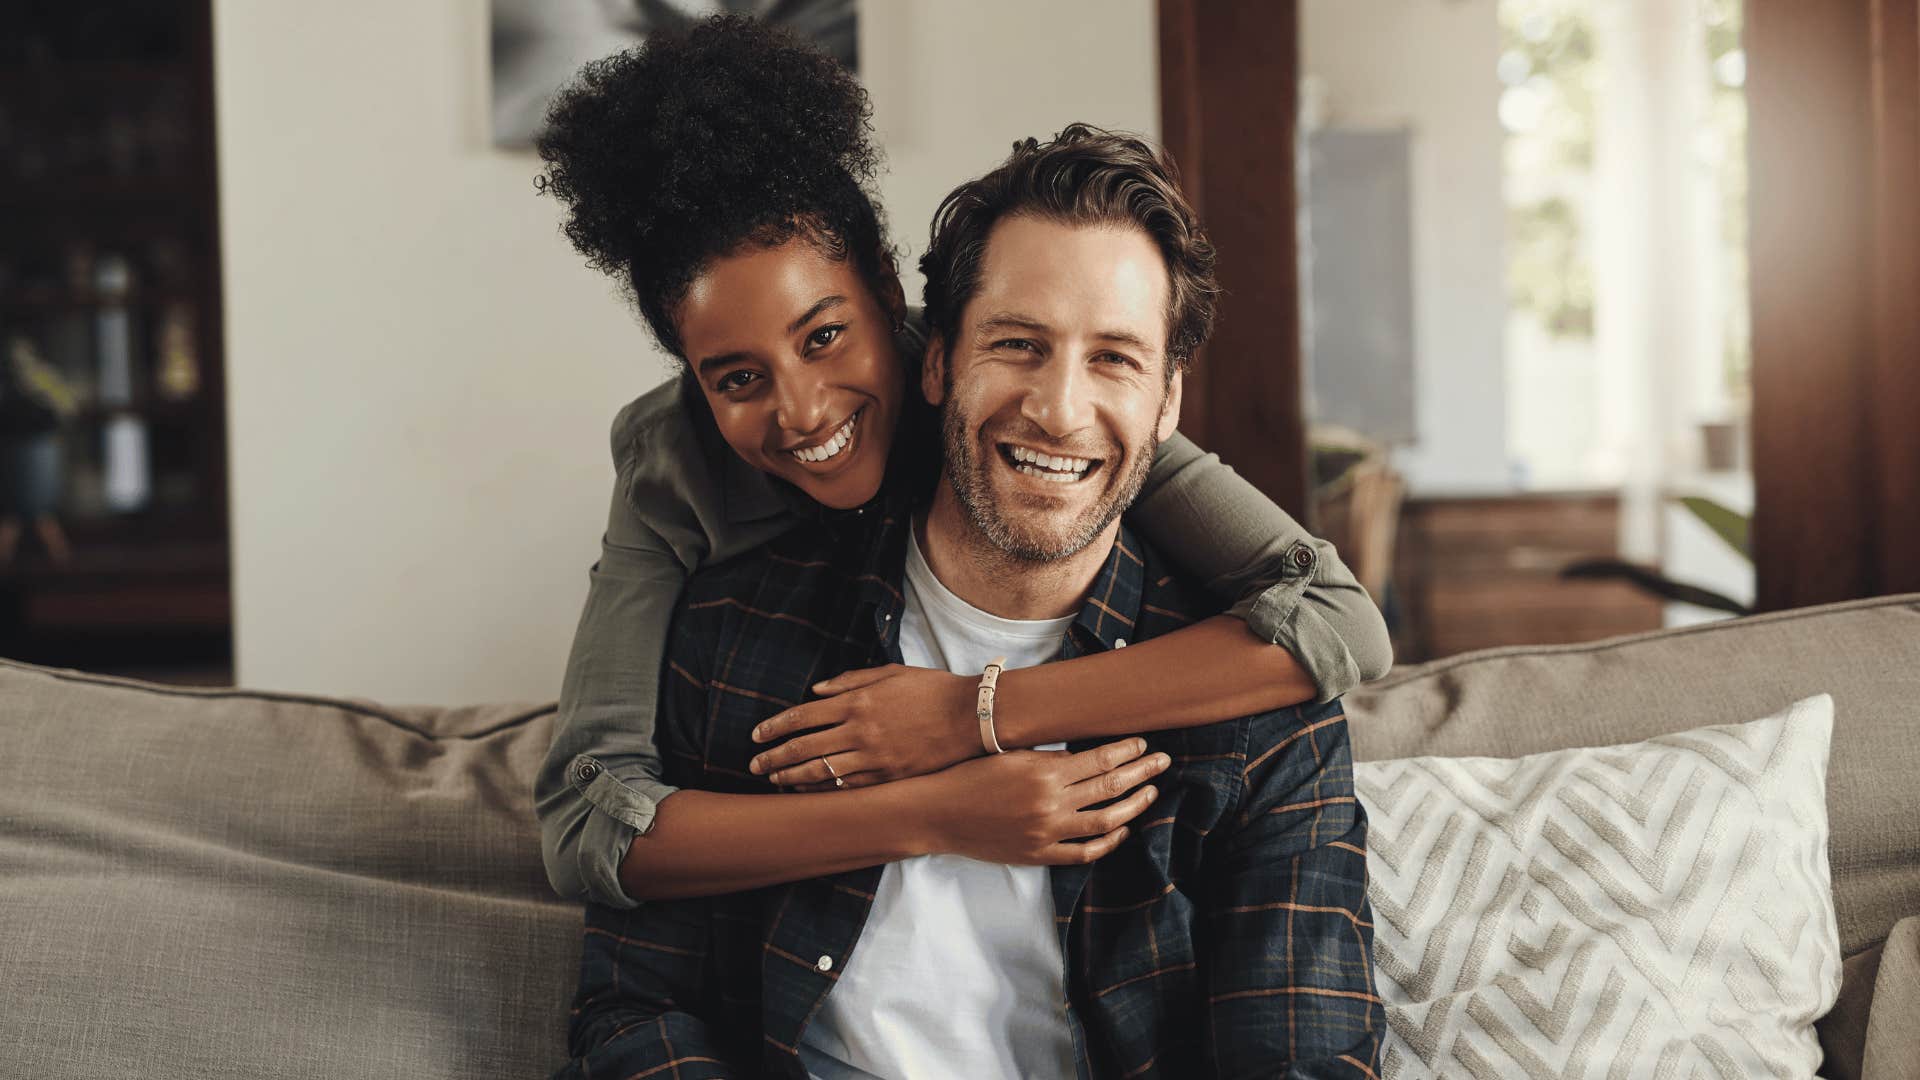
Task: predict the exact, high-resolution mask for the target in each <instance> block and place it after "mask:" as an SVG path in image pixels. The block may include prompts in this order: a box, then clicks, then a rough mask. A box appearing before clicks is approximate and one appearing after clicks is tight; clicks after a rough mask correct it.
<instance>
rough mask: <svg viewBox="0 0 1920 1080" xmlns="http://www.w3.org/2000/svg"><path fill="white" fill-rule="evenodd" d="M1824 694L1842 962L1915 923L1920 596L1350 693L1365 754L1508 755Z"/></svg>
mask: <svg viewBox="0 0 1920 1080" xmlns="http://www.w3.org/2000/svg"><path fill="white" fill-rule="evenodd" d="M1823 692H1824V693H1830V694H1832V695H1833V702H1834V732H1833V755H1832V758H1831V760H1830V762H1829V764H1828V775H1827V780H1828V784H1827V808H1828V815H1829V820H1830V822H1831V824H1832V829H1833V840H1832V844H1831V846H1830V849H1829V853H1828V857H1829V861H1830V862H1831V864H1832V868H1833V888H1834V899H1835V904H1836V907H1837V908H1838V912H1839V920H1840V940H1841V945H1842V948H1843V949H1844V951H1845V953H1846V954H1848V955H1852V954H1854V953H1857V952H1860V951H1862V950H1863V949H1866V948H1868V947H1870V946H1872V945H1873V944H1875V943H1877V942H1879V941H1880V940H1882V939H1884V938H1885V937H1886V936H1887V931H1888V930H1890V929H1891V928H1892V927H1893V924H1894V923H1895V922H1896V921H1898V920H1899V919H1900V918H1901V917H1903V916H1906V915H1914V914H1920V595H1909V596H1896V597H1884V598H1879V599H1873V600H1862V601H1856V602H1853V603H1846V604H1834V605H1829V606H1825V607H1816V608H1801V609H1797V610H1794V611H1784V612H1779V613H1776V614H1771V615H1762V616H1757V617H1753V618H1747V619H1739V620H1735V621H1731V622H1723V623H1708V624H1704V625H1700V626H1692V627H1686V628H1682V629H1676V630H1664V631H1658V632H1655V633H1651V634H1641V635H1637V636H1634V637H1626V638H1615V639H1612V640H1609V641H1603V642H1597V643H1593V644H1587V645H1562V646H1543V647H1532V648H1510V649H1492V650H1486V651H1482V652H1477V653H1468V654H1465V655H1462V656H1457V657H1453V658H1450V659H1446V660H1437V661H1434V662H1433V663H1430V664H1422V665H1419V666H1416V667H1408V668H1398V669H1395V670H1394V671H1393V672H1392V673H1391V674H1389V675H1388V676H1387V677H1386V678H1385V679H1382V680H1380V681H1379V682H1376V683H1373V684H1371V685H1369V686H1366V687H1363V688H1361V689H1360V690H1357V691H1355V692H1354V693H1352V694H1350V695H1348V696H1347V699H1346V704H1347V713H1348V717H1349V721H1350V726H1351V730H1352V733H1353V744H1354V754H1355V756H1356V757H1358V758H1360V759H1361V760H1378V759H1382V758H1395V757H1411V756H1415V755H1426V754H1438V755H1445V756H1449V757H1456V756H1464V755H1478V756H1489V757H1517V756H1520V755H1522V754H1531V753H1536V752H1539V751H1542V750H1557V749H1561V748H1564V747H1569V746H1605V745H1609V744H1612V743H1626V742H1638V741H1639V740H1641V739H1646V738H1651V737H1652V736H1655V735H1662V734H1666V733H1668V732H1673V731H1684V730H1686V729H1688V728H1693V727H1700V726H1702V725H1705V724H1727V723H1738V722H1742V721H1746V720H1757V719H1759V718H1760V717H1763V716H1768V715H1770V714H1772V713H1774V712H1777V711H1779V710H1780V709H1782V708H1784V707H1785V706H1786V705H1788V704H1790V703H1792V702H1794V701H1797V700H1799V699H1801V698H1805V697H1811V696H1812V695H1814V694H1818V693H1823Z"/></svg>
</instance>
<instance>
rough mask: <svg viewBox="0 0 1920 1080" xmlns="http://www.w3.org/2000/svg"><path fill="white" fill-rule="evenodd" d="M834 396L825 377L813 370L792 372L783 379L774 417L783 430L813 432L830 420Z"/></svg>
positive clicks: (800, 432)
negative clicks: (806, 373)
mask: <svg viewBox="0 0 1920 1080" xmlns="http://www.w3.org/2000/svg"><path fill="white" fill-rule="evenodd" d="M831 400H832V395H831V394H829V393H827V384H826V381H825V380H823V379H821V378H819V377H818V376H815V375H811V374H808V375H799V376H792V375H789V376H786V377H783V378H781V379H780V383H779V398H778V402H779V404H778V406H777V408H776V412H775V415H774V419H775V421H776V422H778V423H779V425H780V427H781V428H782V429H783V430H786V431H792V432H797V433H799V434H802V435H810V434H812V433H814V432H816V431H818V430H819V429H820V425H821V424H824V423H826V422H827V406H828V403H829V402H830V401H831Z"/></svg>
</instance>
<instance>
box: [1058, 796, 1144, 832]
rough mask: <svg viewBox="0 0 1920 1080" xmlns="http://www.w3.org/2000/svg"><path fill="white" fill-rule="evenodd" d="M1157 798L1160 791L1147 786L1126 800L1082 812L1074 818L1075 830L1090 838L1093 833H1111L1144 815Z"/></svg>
mask: <svg viewBox="0 0 1920 1080" xmlns="http://www.w3.org/2000/svg"><path fill="white" fill-rule="evenodd" d="M1159 797H1160V790H1159V789H1158V788H1156V787H1153V786H1152V785H1148V786H1146V787H1143V788H1141V789H1140V790H1139V791H1136V792H1134V793H1133V794H1131V795H1129V796H1127V797H1126V798H1124V799H1121V800H1120V801H1119V802H1117V803H1114V804H1113V805H1112V806H1103V807H1101V808H1100V809H1098V810H1082V811H1081V812H1080V814H1079V815H1078V817H1077V818H1076V820H1077V821H1078V822H1079V824H1078V825H1076V826H1075V828H1076V829H1077V830H1078V831H1081V832H1084V833H1086V834H1087V835H1088V836H1092V835H1094V834H1095V833H1103V832H1112V831H1113V830H1115V829H1117V828H1119V827H1121V826H1122V825H1125V824H1127V823H1128V822H1131V821H1132V820H1133V819H1134V818H1137V817H1139V816H1140V815H1141V814H1144V813H1146V812H1147V809H1148V808H1149V807H1151V806H1152V805H1153V803H1154V800H1155V799H1158V798H1159Z"/></svg>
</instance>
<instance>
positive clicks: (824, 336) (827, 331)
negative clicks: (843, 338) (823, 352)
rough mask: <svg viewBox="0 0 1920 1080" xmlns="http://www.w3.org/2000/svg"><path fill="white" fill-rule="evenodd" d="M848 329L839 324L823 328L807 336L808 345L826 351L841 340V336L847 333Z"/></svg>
mask: <svg viewBox="0 0 1920 1080" xmlns="http://www.w3.org/2000/svg"><path fill="white" fill-rule="evenodd" d="M846 329H847V328H846V327H845V326H841V325H839V324H837V323H836V324H835V325H833V326H823V327H821V328H820V329H818V330H815V331H814V332H813V333H811V334H808V335H807V344H808V345H811V346H812V347H814V348H816V349H824V348H826V347H827V346H829V345H831V344H833V343H834V342H835V341H837V340H839V338H840V335H841V334H842V333H843V332H845V330H846Z"/></svg>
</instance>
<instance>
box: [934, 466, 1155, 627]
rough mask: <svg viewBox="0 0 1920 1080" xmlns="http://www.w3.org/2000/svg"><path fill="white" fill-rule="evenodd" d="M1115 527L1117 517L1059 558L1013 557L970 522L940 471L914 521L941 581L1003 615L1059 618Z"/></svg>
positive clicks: (1085, 584)
mask: <svg viewBox="0 0 1920 1080" xmlns="http://www.w3.org/2000/svg"><path fill="white" fill-rule="evenodd" d="M1119 533H1120V523H1119V522H1118V521H1115V522H1114V523H1113V524H1112V525H1109V526H1108V527H1107V530H1106V531H1105V532H1103V533H1102V534H1100V535H1099V536H1098V537H1095V538H1094V540H1093V542H1092V543H1090V544H1088V545H1087V546H1086V547H1083V548H1081V549H1080V550H1079V551H1077V552H1075V553H1074V554H1072V555H1069V556H1067V557H1065V558H1063V559H1056V560H1053V561H1050V562H1033V561H1030V560H1026V559H1019V558H1015V557H1014V556H1011V555H1008V554H1007V553H1006V552H1004V551H1002V550H1000V548H998V547H997V546H995V545H994V543H993V542H992V541H991V540H989V539H987V537H985V536H983V535H981V533H980V530H979V529H977V528H975V527H974V524H973V521H972V520H971V519H970V518H968V516H967V511H966V509H965V508H964V507H962V506H961V505H960V500H959V499H958V498H957V497H956V496H955V495H954V494H953V488H952V486H951V485H949V484H948V482H947V480H946V478H945V477H944V476H943V477H942V478H941V480H940V483H939V484H938V485H937V487H936V488H935V491H934V496H933V506H932V507H931V508H930V509H929V510H928V511H927V513H926V515H925V516H924V517H920V518H917V519H916V520H915V521H914V534H915V536H916V537H917V538H918V539H919V541H920V552H921V554H922V555H924V556H925V557H926V560H927V566H928V568H929V569H931V570H932V571H933V576H934V577H936V578H939V579H940V584H942V585H945V586H946V587H947V588H948V589H949V590H950V591H951V592H952V593H953V594H954V595H955V596H958V597H959V598H960V599H962V600H965V601H966V602H967V603H969V604H972V605H973V606H974V607H977V608H979V609H980V610H981V611H984V612H987V613H988V614H990V615H998V616H1000V617H1001V618H1003V619H1058V618H1062V617H1064V616H1067V615H1073V614H1076V613H1078V612H1079V610H1080V608H1081V606H1082V605H1083V604H1085V603H1086V599H1087V590H1088V589H1090V588H1092V587H1093V579H1094V577H1095V575H1097V574H1099V572H1100V567H1101V566H1103V565H1104V564H1105V563H1106V561H1107V556H1108V554H1109V553H1111V552H1112V550H1113V543H1114V538H1115V537H1116V536H1118V535H1119Z"/></svg>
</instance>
